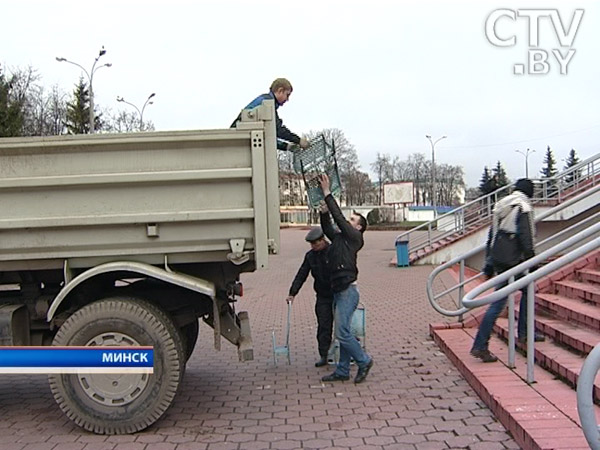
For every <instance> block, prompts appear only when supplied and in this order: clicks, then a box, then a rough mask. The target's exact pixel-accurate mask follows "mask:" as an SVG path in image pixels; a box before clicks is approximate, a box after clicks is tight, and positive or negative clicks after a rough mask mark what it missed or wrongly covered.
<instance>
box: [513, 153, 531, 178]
mask: <svg viewBox="0 0 600 450" xmlns="http://www.w3.org/2000/svg"><path fill="white" fill-rule="evenodd" d="M515 152H517V153H520V154H521V155H523V156H524V157H525V178H529V154H530V153H535V150H530V149H527V150H525V151H524V152H522V151H521V150H515Z"/></svg>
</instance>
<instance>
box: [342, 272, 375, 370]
mask: <svg viewBox="0 0 600 450" xmlns="http://www.w3.org/2000/svg"><path fill="white" fill-rule="evenodd" d="M358 299H359V294H358V288H357V287H356V285H355V284H351V285H350V286H348V288H347V289H345V290H343V291H342V292H334V293H333V317H334V320H335V337H336V339H337V340H338V341H339V343H340V360H339V362H338V365H337V367H336V369H335V373H336V374H337V375H339V376H342V377H347V376H349V375H350V358H353V359H354V361H355V362H356V364H357V365H358V367H359V368H362V367H365V366H366V365H367V364H368V363H369V362H370V361H371V358H370V357H369V356H368V355H367V354H366V353H365V352H364V351H363V349H362V348H361V346H360V343H359V342H358V340H357V339H356V337H355V336H354V335H353V334H352V330H351V325H352V315H353V314H354V311H355V310H356V308H357V306H358Z"/></svg>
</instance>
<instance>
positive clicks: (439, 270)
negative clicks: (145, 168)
mask: <svg viewBox="0 0 600 450" xmlns="http://www.w3.org/2000/svg"><path fill="white" fill-rule="evenodd" d="M598 190H600V185H598V186H596V187H594V188H592V189H590V190H588V191H585V192H583V193H581V194H579V195H578V196H576V197H573V198H571V199H569V200H567V201H565V202H563V203H561V204H559V205H557V206H555V207H554V208H551V209H550V210H548V211H546V212H544V213H542V214H540V215H538V216H537V217H536V218H535V222H536V223H537V222H539V221H541V220H543V219H545V218H546V217H549V216H551V215H553V214H556V213H558V212H560V211H562V210H563V209H565V208H568V207H570V206H571V205H572V204H574V203H576V202H579V201H581V200H582V199H583V198H585V197H587V196H589V195H593V194H595V193H596V192H597V191H598ZM599 214H600V213H595V214H593V215H591V216H589V217H587V218H585V219H583V220H581V221H580V222H578V223H576V224H574V225H571V226H569V227H567V228H565V229H563V230H561V231H559V232H558V233H556V234H554V235H552V236H550V237H548V238H546V239H544V240H543V241H541V242H539V243H537V244H536V248H538V247H540V246H542V245H546V244H548V243H549V242H552V241H554V240H557V239H559V238H560V239H562V238H563V236H565V235H568V234H570V233H571V232H572V231H573V230H574V229H576V228H578V227H580V226H582V225H586V224H587V223H589V222H591V223H594V222H595V221H596V220H597V218H598V216H599ZM485 245H486V244H481V245H479V246H477V247H475V248H473V249H471V250H469V251H468V252H467V253H464V254H462V255H460V256H457V257H455V258H453V259H451V260H450V261H448V262H446V263H444V264H441V265H439V266H438V267H436V268H435V269H433V271H432V272H431V274H430V275H429V277H428V278H427V285H426V291H427V298H428V300H429V303H430V304H431V306H432V307H433V308H434V309H435V310H436V311H437V312H439V313H440V314H443V315H445V316H450V317H456V316H462V315H463V314H464V312H465V311H463V310H462V309H459V310H457V311H450V310H447V309H444V308H442V307H441V306H440V305H438V304H437V299H439V298H441V297H443V296H445V295H447V294H449V293H450V292H453V291H454V290H456V289H460V288H463V287H464V286H465V285H466V284H468V283H470V282H471V281H474V280H476V279H477V278H480V277H481V276H483V274H482V273H479V274H477V275H475V276H473V277H471V278H468V279H466V280H464V281H461V282H460V283H459V284H458V285H456V286H454V287H453V288H449V289H447V290H446V291H444V292H443V293H440V294H437V295H436V294H435V293H434V292H433V283H434V281H435V279H436V278H437V276H438V275H439V274H440V273H442V272H443V271H445V270H447V269H449V268H451V267H453V266H454V265H456V264H460V263H461V262H462V264H461V267H460V272H459V279H464V270H465V266H464V261H465V260H467V259H469V258H471V257H473V256H475V255H477V254H479V253H480V252H482V251H484V250H485ZM461 298H462V297H461Z"/></svg>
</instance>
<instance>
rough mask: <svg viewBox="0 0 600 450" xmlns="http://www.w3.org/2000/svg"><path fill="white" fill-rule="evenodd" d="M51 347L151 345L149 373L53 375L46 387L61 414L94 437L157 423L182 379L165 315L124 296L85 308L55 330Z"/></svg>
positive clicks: (178, 348)
mask: <svg viewBox="0 0 600 450" xmlns="http://www.w3.org/2000/svg"><path fill="white" fill-rule="evenodd" d="M52 344H53V345H73V346H99V345H107V346H138V345H145V346H150V345H151V346H153V347H154V373H153V374H53V375H49V381H50V388H51V390H52V394H53V395H54V399H55V400H56V402H57V403H58V405H59V407H60V408H61V409H62V411H63V412H64V413H65V414H66V415H67V416H68V417H69V418H70V419H71V420H73V421H74V422H75V423H76V424H77V425H79V426H80V427H82V428H84V429H86V430H88V431H91V432H94V433H97V434H124V433H134V432H136V431H140V430H143V429H145V428H147V427H148V426H150V425H152V424H153V423H154V422H156V421H157V420H158V419H159V418H160V417H161V416H162V415H163V414H164V412H165V411H166V410H167V408H169V406H170V405H171V403H172V401H173V399H174V397H175V394H176V392H177V388H178V386H179V383H180V381H181V378H182V376H183V369H184V359H185V353H184V348H183V344H182V342H181V336H180V334H179V331H178V330H177V328H176V327H175V325H174V324H173V322H172V320H171V319H170V318H169V317H168V316H167V314H166V313H165V312H163V311H162V310H160V309H159V308H158V307H156V306H154V305H153V304H151V303H148V302H146V301H143V300H139V299H135V298H127V297H115V298H107V299H103V300H99V301H96V302H94V303H91V304H89V305H87V306H84V307H83V308H81V309H80V310H78V311H77V312H75V313H74V314H73V315H72V316H71V317H69V318H68V319H67V321H66V322H65V323H64V324H63V325H62V326H61V327H60V329H59V330H58V333H57V334H56V336H55V338H54V341H53V343H52Z"/></svg>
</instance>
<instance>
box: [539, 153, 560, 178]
mask: <svg viewBox="0 0 600 450" xmlns="http://www.w3.org/2000/svg"><path fill="white" fill-rule="evenodd" d="M544 164H545V166H544V167H542V170H541V171H540V173H541V174H542V178H551V177H553V176H554V175H556V174H557V173H558V170H557V169H556V159H554V153H552V149H551V148H550V146H548V149H547V150H546V156H544Z"/></svg>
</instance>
